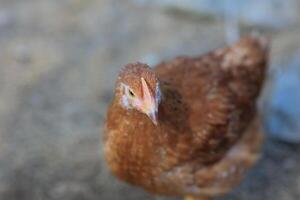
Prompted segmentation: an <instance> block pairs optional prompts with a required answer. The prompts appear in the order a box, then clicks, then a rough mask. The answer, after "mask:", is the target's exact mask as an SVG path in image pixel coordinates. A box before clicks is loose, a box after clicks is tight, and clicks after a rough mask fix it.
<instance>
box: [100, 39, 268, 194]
mask: <svg viewBox="0 0 300 200" xmlns="http://www.w3.org/2000/svg"><path fill="white" fill-rule="evenodd" d="M267 54H268V50H267V46H266V42H265V41H264V40H263V39H257V38H252V37H246V38H243V39H241V40H240V41H239V42H238V43H236V44H235V45H233V46H232V47H228V48H224V49H218V50H216V51H213V52H211V53H208V54H206V55H203V56H200V57H195V58H191V57H178V58H176V59H173V60H171V61H166V62H163V63H161V64H159V65H157V66H156V67H155V68H154V69H150V68H149V69H148V68H147V67H140V66H139V65H140V64H139V63H138V64H134V65H129V66H127V68H125V69H124V70H125V73H123V75H122V77H119V80H121V81H122V78H124V77H126V70H129V71H130V70H131V71H136V70H137V71H139V70H146V71H147V70H152V71H153V72H154V73H155V75H156V76H157V80H158V81H159V85H160V88H161V93H162V94H161V95H162V99H161V102H160V104H159V107H158V125H155V124H154V123H152V121H151V120H150V119H149V118H148V117H147V116H146V115H145V114H143V113H141V112H139V111H138V110H134V109H124V107H122V106H121V105H120V101H121V99H120V98H121V97H120V94H118V92H116V96H115V99H114V100H113V102H112V104H111V106H110V107H109V109H108V115H107V122H106V126H105V136H104V144H105V149H104V150H105V151H104V152H105V157H106V160H107V163H108V166H109V167H110V169H111V171H112V172H113V173H114V174H115V175H116V176H117V177H119V178H120V179H122V180H124V181H126V182H128V183H131V184H133V185H137V186H141V187H143V188H144V189H146V190H147V191H150V192H153V193H156V194H160V195H172V196H186V195H189V196H194V197H215V196H219V195H223V194H226V193H227V192H229V191H230V190H231V189H232V187H233V186H235V185H236V184H237V183H239V181H240V179H241V178H242V176H243V174H244V172H245V171H246V170H247V169H248V168H249V167H251V166H252V165H253V164H254V163H255V161H256V159H257V157H258V155H259V147H260V145H261V142H262V136H261V132H260V130H259V120H257V119H256V115H257V114H256V99H257V97H258V95H259V93H260V90H261V87H262V84H263V80H264V77H265V70H266V66H267V57H268V55H267ZM139 67H140V68H141V69H139ZM137 76H141V75H137ZM117 87H118V86H117Z"/></svg>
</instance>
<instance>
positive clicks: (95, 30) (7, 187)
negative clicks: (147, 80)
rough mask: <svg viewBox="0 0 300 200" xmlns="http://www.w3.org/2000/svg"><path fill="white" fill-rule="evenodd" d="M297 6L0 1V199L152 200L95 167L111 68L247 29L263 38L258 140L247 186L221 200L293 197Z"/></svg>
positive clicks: (271, 2)
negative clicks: (265, 69) (265, 64)
mask: <svg viewBox="0 0 300 200" xmlns="http://www.w3.org/2000/svg"><path fill="white" fill-rule="evenodd" d="M299 5H300V2H299V1H298V0H260V1H254V0H252V1H251V0H243V1H238V0H122V1H121V0H119V1H117V0H1V1H0V199H1V200H43V199H47V200H48V199H51V200H52V199H53V200H56V199H57V200H61V199H63V200H99V199H103V200H118V199H126V200H135V199H136V200H137V199H139V200H140V199H149V200H150V199H154V198H153V197H152V196H151V195H149V194H147V193H145V192H144V191H142V190H141V189H138V188H134V187H131V186H128V185H126V184H124V183H121V182H119V181H118V180H116V179H115V178H114V177H112V176H111V175H110V173H109V172H108V171H107V169H106V166H105V163H104V161H103V155H102V143H101V135H102V131H101V129H102V127H103V123H104V119H105V114H106V108H107V106H108V103H109V101H110V100H111V99H112V96H113V88H114V81H115V79H116V76H117V73H118V71H119V70H120V68H121V67H122V66H123V65H124V64H126V63H129V62H135V61H143V62H146V63H148V64H150V65H155V64H156V63H158V62H160V61H161V60H164V59H170V58H173V57H174V56H177V55H182V54H184V55H198V54H201V53H204V52H207V51H209V50H212V49H214V48H218V47H222V46H224V45H226V44H228V43H231V42H233V41H235V40H236V39H237V38H238V37H239V35H245V34H250V33H253V32H260V33H263V34H266V35H268V36H270V37H271V38H272V53H271V61H270V70H269V73H268V80H267V83H266V88H265V90H264V93H263V95H262V98H261V100H260V103H259V105H260V108H261V113H262V115H263V117H264V127H265V130H266V132H267V141H266V144H265V146H264V151H263V155H262V159H261V161H260V162H259V163H258V164H257V166H256V167H255V168H254V169H253V170H252V171H251V172H250V173H249V174H248V177H247V178H246V180H245V181H244V182H243V183H242V185H240V186H239V187H238V188H237V189H236V190H235V191H234V192H233V193H231V194H230V195H229V196H227V197H224V198H221V199H224V200H225V199H227V200H229V199H231V200H238V199H243V200H247V199H249V200H251V199H256V200H266V199H272V200H296V199H300V147H299V145H298V144H299V142H300V91H299V86H300V37H299V36H300V15H299V11H300V8H299ZM297 143H298V144H297ZM156 199H168V198H156ZM171 199H172V198H171Z"/></svg>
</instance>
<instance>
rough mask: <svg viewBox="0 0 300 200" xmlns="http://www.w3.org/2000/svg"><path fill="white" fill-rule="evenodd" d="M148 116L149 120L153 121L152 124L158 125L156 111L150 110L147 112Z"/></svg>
mask: <svg viewBox="0 0 300 200" xmlns="http://www.w3.org/2000/svg"><path fill="white" fill-rule="evenodd" d="M148 117H149V118H150V119H151V121H152V122H153V124H154V125H155V126H157V125H158V120H157V112H151V113H149V114H148Z"/></svg>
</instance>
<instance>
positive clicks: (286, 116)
mask: <svg viewBox="0 0 300 200" xmlns="http://www.w3.org/2000/svg"><path fill="white" fill-rule="evenodd" d="M270 85H271V91H270V93H269V95H268V97H267V99H266V102H265V103H264V105H265V106H264V108H263V112H264V122H265V128H266V130H267V132H268V133H270V135H271V136H272V137H275V138H278V139H281V140H284V141H287V142H293V143H299V142H300V51H299V52H297V53H296V55H295V56H294V57H292V59H291V60H290V62H289V63H288V64H287V65H286V66H284V67H283V68H282V69H280V70H278V71H276V72H275V73H274V76H273V80H272V82H271V83H270Z"/></svg>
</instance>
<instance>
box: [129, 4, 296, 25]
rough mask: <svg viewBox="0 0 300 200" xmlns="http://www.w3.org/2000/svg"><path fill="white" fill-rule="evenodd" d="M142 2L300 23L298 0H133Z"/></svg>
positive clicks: (253, 20)
mask: <svg viewBox="0 0 300 200" xmlns="http://www.w3.org/2000/svg"><path fill="white" fill-rule="evenodd" d="M132 1H134V2H136V3H139V4H150V5H151V4H152V5H153V4H154V5H158V6H160V7H163V8H176V9H179V10H184V11H189V12H194V13H199V14H208V15H215V16H224V15H228V14H230V13H235V16H236V17H238V19H239V21H240V22H242V23H245V24H248V25H255V26H262V27H270V28H284V27H286V26H287V25H292V24H295V23H297V20H298V6H299V2H298V0H260V1H253V0H132Z"/></svg>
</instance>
